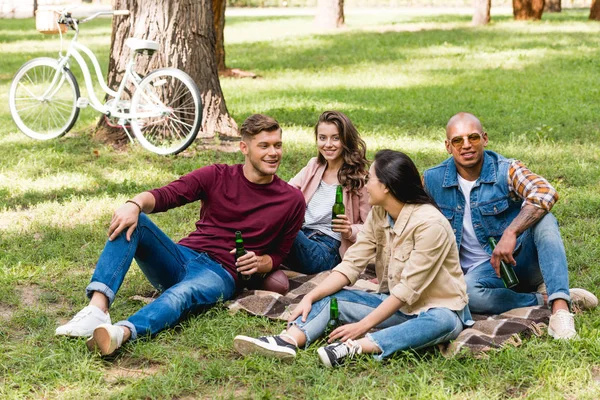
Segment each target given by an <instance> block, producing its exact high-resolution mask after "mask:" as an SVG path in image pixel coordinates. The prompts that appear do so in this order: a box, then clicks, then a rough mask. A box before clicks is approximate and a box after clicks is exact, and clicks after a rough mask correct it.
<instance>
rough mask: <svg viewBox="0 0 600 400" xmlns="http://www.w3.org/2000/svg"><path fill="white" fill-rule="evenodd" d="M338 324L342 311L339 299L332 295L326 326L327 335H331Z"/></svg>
mask: <svg viewBox="0 0 600 400" xmlns="http://www.w3.org/2000/svg"><path fill="white" fill-rule="evenodd" d="M338 326H340V312H339V310H338V303H337V299H336V298H335V297H332V298H331V300H330V302H329V321H328V322H327V326H326V327H325V337H327V336H329V334H330V333H331V332H333V330H334V329H335V328H337V327H338Z"/></svg>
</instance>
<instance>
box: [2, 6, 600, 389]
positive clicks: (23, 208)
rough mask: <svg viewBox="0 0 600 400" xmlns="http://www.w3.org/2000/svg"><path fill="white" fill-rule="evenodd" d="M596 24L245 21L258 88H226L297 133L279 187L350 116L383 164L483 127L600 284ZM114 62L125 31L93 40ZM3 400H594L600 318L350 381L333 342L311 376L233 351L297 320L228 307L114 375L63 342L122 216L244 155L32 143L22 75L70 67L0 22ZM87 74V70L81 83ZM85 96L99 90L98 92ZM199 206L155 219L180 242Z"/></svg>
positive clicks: (301, 361) (131, 355)
mask: <svg viewBox="0 0 600 400" xmlns="http://www.w3.org/2000/svg"><path fill="white" fill-rule="evenodd" d="M587 13H588V11H587V10H579V11H569V12H563V13H562V14H560V15H550V14H547V15H545V16H544V21H542V22H538V23H520V22H513V21H511V20H510V19H509V18H508V17H502V18H500V17H499V18H496V19H495V22H494V23H493V24H491V25H490V26H488V27H484V28H472V27H470V26H469V18H468V17H464V16H448V15H442V16H415V17H407V16H402V15H399V14H397V13H396V14H394V15H393V16H392V15H390V14H389V13H388V12H386V11H385V10H384V11H383V12H382V13H381V14H378V15H369V16H366V17H360V16H358V15H350V16H349V17H348V18H347V25H348V27H347V28H346V29H344V30H341V31H340V32H337V33H330V34H316V33H315V32H313V30H312V25H311V23H312V19H311V18H310V17H280V18H275V17H273V18H248V17H245V18H242V17H237V18H229V19H228V21H227V24H228V25H227V28H226V32H225V35H226V37H225V41H226V44H227V47H226V51H227V64H228V66H230V67H235V68H242V69H245V70H251V71H253V72H255V73H257V74H259V75H260V76H261V78H260V79H255V80H245V79H244V80H235V79H227V80H223V81H222V82H221V83H222V87H223V90H224V93H225V96H226V100H227V106H228V109H229V110H230V112H231V113H232V115H233V116H234V117H235V119H236V120H237V121H238V123H241V121H242V120H243V119H244V118H245V117H246V116H248V115H249V114H251V113H254V112H263V113H266V114H270V115H272V116H273V117H275V118H277V119H278V120H279V121H280V122H281V123H282V124H283V126H284V139H285V147H284V151H285V154H284V161H283V164H282V167H281V169H280V176H281V177H282V178H284V179H289V178H290V177H292V176H293V174H294V173H295V172H297V171H298V170H299V169H300V168H301V167H302V166H303V165H304V164H305V163H306V161H307V160H308V158H309V157H311V156H312V155H314V154H315V150H314V144H313V136H312V133H311V131H312V125H313V124H314V122H315V121H316V119H317V117H318V115H319V114H320V113H321V112H322V111H323V110H325V109H330V108H334V109H339V110H342V111H344V112H345V113H347V114H348V115H349V116H350V118H351V119H352V120H353V121H354V122H355V123H356V125H357V126H358V127H359V129H360V131H361V133H362V134H363V136H364V137H365V139H366V141H367V144H368V148H369V157H371V158H372V156H373V154H374V153H375V151H377V150H379V149H382V148H392V149H398V150H402V151H405V152H406V153H408V154H409V155H410V156H411V157H413V159H414V160H415V162H416V163H417V165H418V167H419V168H420V170H423V169H425V168H427V167H429V166H433V165H435V164H436V163H438V162H440V161H442V160H443V159H445V157H446V154H445V152H444V148H443V142H442V141H443V134H444V133H443V132H444V131H443V127H444V126H445V124H446V122H447V120H448V118H449V117H450V116H452V115H453V114H454V113H456V112H458V111H470V112H473V113H475V114H476V115H478V116H480V117H481V119H482V121H483V123H484V126H485V128H486V130H487V131H488V132H489V135H490V139H491V144H490V146H489V148H491V149H493V150H498V151H500V152H502V153H503V154H505V155H506V156H509V157H515V158H519V159H521V160H523V161H524V162H525V163H526V164H527V165H528V166H529V167H530V168H531V169H532V170H534V171H536V172H539V173H540V174H542V175H544V176H545V177H547V178H548V179H549V180H550V181H551V182H552V183H553V184H554V185H555V186H556V187H557V189H558V190H559V193H560V194H561V200H560V201H559V203H558V204H557V206H556V207H555V209H554V213H555V215H556V216H557V218H558V220H559V222H560V223H561V226H562V228H561V230H562V233H563V237H564V240H565V245H566V248H567V252H568V257H569V263H570V264H569V268H570V272H571V276H570V278H571V284H572V286H581V287H586V288H588V289H592V290H596V288H597V287H598V286H599V285H600V269H599V260H600V246H599V241H600V217H599V215H600V213H599V211H600V194H599V193H600V183H599V182H600V167H599V158H600V151H599V147H598V142H599V140H600V128H599V123H600V118H599V117H598V115H600V113H599V108H598V104H600V89H599V88H598V70H599V66H600V61H598V60H600V46H599V45H600V35H599V33H600V24H598V23H593V22H588V21H587ZM86 28H91V29H88V30H86V33H87V35H84V36H83V38H84V43H87V44H89V45H90V46H91V47H92V49H93V50H94V51H96V52H97V54H98V55H99V56H100V58H101V65H103V66H104V67H106V65H107V56H108V46H109V37H110V25H109V21H107V20H103V21H99V22H97V23H95V24H94V25H92V26H91V27H90V26H86ZM0 51H1V53H2V55H3V59H2V63H0V101H1V102H2V103H3V104H4V105H5V106H4V107H2V109H0V154H2V156H1V157H0V397H1V398H67V399H70V398H73V399H75V398H77V399H80V398H267V399H268V398H339V399H347V398H365V399H376V398H377V399H379V398H420V399H505V398H528V399H539V398H544V399H563V398H568V399H596V398H598V397H600V362H599V361H598V360H599V359H600V340H599V339H598V330H599V329H600V322H599V321H600V319H599V318H598V317H599V316H600V312H598V311H594V312H588V313H586V314H583V315H579V316H577V318H576V324H577V328H578V330H579V332H580V336H581V340H579V341H574V342H571V343H560V342H556V341H552V340H551V339H549V338H548V337H547V336H543V337H541V338H533V339H528V340H526V341H525V342H524V343H523V345H522V346H521V347H520V348H518V349H511V348H507V349H504V350H501V351H499V352H494V353H491V354H489V356H488V357H486V358H483V359H474V358H458V359H451V360H447V359H444V358H443V357H442V356H441V355H440V353H439V352H438V351H436V350H431V351H424V352H418V353H414V352H406V353H402V354H398V355H396V356H395V357H393V358H392V359H390V360H388V361H385V362H383V363H377V362H374V361H372V360H371V359H369V358H361V359H360V360H359V361H358V362H357V363H355V364H352V365H350V366H348V367H345V368H342V369H338V370H333V371H330V370H325V369H323V368H321V367H320V366H319V365H318V362H317V357H316V346H313V347H312V348H310V349H309V350H307V351H303V352H301V353H300V355H299V357H298V359H297V360H296V362H295V363H293V364H281V363H279V362H277V361H273V360H268V359H262V358H258V357H249V358H247V359H243V358H241V357H239V356H237V355H236V354H235V353H234V351H233V350H232V339H233V337H234V336H235V335H236V334H239V333H243V334H248V335H258V334H263V333H275V332H278V331H280V330H281V329H282V324H280V323H274V322H271V321H268V320H266V319H262V318H255V317H249V316H246V315H243V314H237V315H230V314H229V313H228V312H227V311H226V310H225V309H224V308H223V307H217V308H215V309H213V310H211V311H209V312H207V313H206V314H204V315H201V316H198V317H196V318H192V319H190V320H188V321H186V322H184V323H183V324H181V327H178V328H177V329H172V330H167V331H165V332H163V333H161V334H160V335H158V337H156V338H154V339H152V340H142V341H139V342H137V343H130V344H127V345H126V346H125V347H124V348H123V351H122V352H121V353H120V354H119V355H118V356H116V357H114V358H113V359H110V360H103V359H101V358H100V357H98V356H96V355H93V354H90V353H88V352H87V350H86V349H85V345H84V343H83V341H82V340H65V339H58V338H55V337H54V336H53V331H54V328H55V327H56V326H57V325H58V324H59V323H61V322H64V321H65V320H67V319H69V318H70V317H71V316H72V315H73V313H74V312H76V311H78V310H79V309H80V308H81V307H82V306H84V305H85V304H86V300H85V298H84V295H83V288H84V287H85V285H86V284H87V282H88V280H89V277H90V276H91V273H92V271H93V268H94V265H95V262H96V259H97V257H98V254H99V252H100V251H101V249H102V247H103V245H104V241H105V236H104V235H105V233H106V229H107V226H108V221H109V220H110V216H111V214H112V210H113V209H114V208H116V207H117V206H118V205H120V204H121V203H122V202H123V201H124V200H126V199H127V198H130V197H131V196H133V195H134V194H136V193H138V192H140V191H143V190H146V189H149V188H152V187H157V186H160V185H163V184H165V183H168V182H169V181H171V180H172V179H174V178H176V177H177V176H179V175H181V174H184V173H186V172H188V171H190V170H192V169H194V168H197V167H200V166H203V165H207V164H210V163H214V162H225V163H236V162H240V161H241V160H242V156H241V155H240V154H239V152H225V151H212V150H204V149H203V147H202V146H201V145H196V146H195V147H193V149H192V152H191V154H192V156H191V157H182V156H179V157H166V158H165V157H159V156H156V155H153V154H150V153H148V152H146V151H144V150H143V149H141V148H140V146H137V145H133V146H129V147H128V148H126V149H125V150H115V149H113V148H112V147H111V146H107V145H104V144H102V143H99V142H97V141H95V140H94V138H93V137H92V135H91V128H93V125H94V123H95V120H96V118H97V117H98V115H97V114H94V113H93V112H92V111H91V110H85V111H84V112H82V115H81V117H80V120H79V121H78V123H77V125H76V126H75V129H74V131H73V132H72V133H69V134H68V135H67V136H65V137H63V138H61V139H58V140H54V141H49V142H40V141H33V140H30V139H28V138H27V137H25V136H24V135H23V134H21V133H20V132H18V131H17V129H16V127H15V126H14V124H13V123H12V120H11V118H10V115H9V114H8V107H7V105H6V103H7V93H8V86H9V84H10V81H11V79H12V75H13V74H14V72H16V70H17V69H18V67H19V66H20V65H21V64H22V63H24V62H25V61H27V60H28V59H31V58H34V57H38V56H47V55H53V54H55V53H56V52H57V51H58V43H57V38H56V37H44V36H42V35H40V34H37V33H36V32H35V30H34V28H33V21H32V20H25V21H11V20H1V21H0ZM75 72H76V74H77V75H79V71H77V70H75ZM80 82H81V81H80ZM197 214H198V206H197V205H188V206H186V207H182V208H180V209H177V210H172V211H170V212H169V213H166V214H162V215H156V216H153V219H154V220H155V221H156V222H157V223H158V224H159V225H160V226H161V227H162V228H164V230H165V231H166V233H167V234H169V235H170V236H171V237H173V238H176V239H177V238H181V237H182V236H184V235H186V234H187V233H188V232H189V231H190V230H192V229H193V223H194V222H195V219H196V217H197ZM151 292H152V287H151V286H150V285H149V284H148V283H147V282H146V280H145V278H144V277H143V274H142V273H141V272H140V271H139V269H138V268H137V267H136V266H134V267H132V269H131V271H130V274H129V275H128V277H127V279H126V280H125V283H124V285H123V287H122V289H121V291H120V293H119V296H118V298H117V301H116V302H115V304H114V307H113V308H112V309H111V314H112V318H113V320H120V319H123V318H126V317H127V316H128V315H130V314H131V313H132V312H134V311H135V310H136V309H138V308H140V307H141V306H142V304H141V303H140V302H139V301H136V300H132V299H130V297H132V296H134V295H148V294H150V293H151Z"/></svg>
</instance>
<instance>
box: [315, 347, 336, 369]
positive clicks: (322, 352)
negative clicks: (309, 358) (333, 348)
mask: <svg viewBox="0 0 600 400" xmlns="http://www.w3.org/2000/svg"><path fill="white" fill-rule="evenodd" d="M317 354H318V355H319V359H320V360H321V362H322V363H323V365H325V366H326V367H327V368H333V365H331V361H330V360H329V356H328V355H327V352H326V351H325V348H324V347H319V349H318V350H317Z"/></svg>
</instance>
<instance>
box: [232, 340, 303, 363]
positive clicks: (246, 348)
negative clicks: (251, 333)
mask: <svg viewBox="0 0 600 400" xmlns="http://www.w3.org/2000/svg"><path fill="white" fill-rule="evenodd" d="M282 337H286V338H288V339H291V340H292V341H293V342H294V344H292V343H288V342H286V341H285V340H283V339H282ZM297 344H298V343H297V342H296V340H294V338H293V337H291V336H289V335H287V334H281V335H278V336H261V337H259V338H251V337H248V336H244V335H237V336H236V337H235V338H234V339H233V348H234V349H235V350H236V351H237V352H238V353H240V354H242V355H244V356H245V355H248V354H260V355H262V356H266V357H275V358H279V359H280V360H284V361H291V360H293V359H294V358H296V350H297V349H298V345H297Z"/></svg>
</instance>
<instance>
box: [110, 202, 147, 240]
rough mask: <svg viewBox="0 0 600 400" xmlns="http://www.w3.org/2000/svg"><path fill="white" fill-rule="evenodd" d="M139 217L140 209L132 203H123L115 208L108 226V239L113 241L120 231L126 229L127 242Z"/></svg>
mask: <svg viewBox="0 0 600 400" xmlns="http://www.w3.org/2000/svg"><path fill="white" fill-rule="evenodd" d="M139 217H140V209H139V208H138V206H136V205H135V204H133V203H125V204H123V205H122V206H121V207H119V208H117V209H116V210H115V212H114V214H113V217H112V220H111V221H110V226H109V227H108V240H109V241H113V240H114V239H115V238H116V237H118V236H119V235H120V234H121V232H123V231H124V230H125V229H127V232H126V236H125V237H126V239H127V241H128V242H129V241H130V240H131V234H132V233H133V231H134V230H135V228H136V227H137V224H138V219H139Z"/></svg>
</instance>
